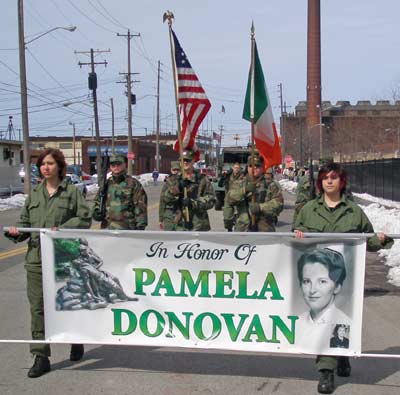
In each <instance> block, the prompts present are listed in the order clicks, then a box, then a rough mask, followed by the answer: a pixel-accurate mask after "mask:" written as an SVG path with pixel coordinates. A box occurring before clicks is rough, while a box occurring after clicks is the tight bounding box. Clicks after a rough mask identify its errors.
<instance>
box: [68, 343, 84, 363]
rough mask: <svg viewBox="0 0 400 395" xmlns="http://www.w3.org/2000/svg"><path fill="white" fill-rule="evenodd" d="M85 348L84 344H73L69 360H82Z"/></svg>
mask: <svg viewBox="0 0 400 395" xmlns="http://www.w3.org/2000/svg"><path fill="white" fill-rule="evenodd" d="M84 352H85V349H84V347H83V344H71V352H70V354H69V360H70V361H73V362H76V361H80V360H81V359H82V357H83V354H84Z"/></svg>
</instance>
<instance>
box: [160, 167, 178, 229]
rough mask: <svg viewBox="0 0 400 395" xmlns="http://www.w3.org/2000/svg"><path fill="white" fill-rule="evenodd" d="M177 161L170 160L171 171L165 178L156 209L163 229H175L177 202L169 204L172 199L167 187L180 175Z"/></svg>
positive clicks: (174, 182)
mask: <svg viewBox="0 0 400 395" xmlns="http://www.w3.org/2000/svg"><path fill="white" fill-rule="evenodd" d="M180 170H181V168H180V165H179V161H172V162H171V172H170V174H169V176H168V178H167V179H166V180H165V182H164V185H163V187H162V189H161V194H160V205H159V210H158V217H159V224H160V229H163V230H177V229H176V227H177V223H178V222H179V221H177V218H176V212H177V209H178V202H176V203H174V204H171V203H170V201H171V200H174V199H173V196H171V195H170V192H169V188H171V187H172V186H173V185H174V184H176V179H179V177H180Z"/></svg>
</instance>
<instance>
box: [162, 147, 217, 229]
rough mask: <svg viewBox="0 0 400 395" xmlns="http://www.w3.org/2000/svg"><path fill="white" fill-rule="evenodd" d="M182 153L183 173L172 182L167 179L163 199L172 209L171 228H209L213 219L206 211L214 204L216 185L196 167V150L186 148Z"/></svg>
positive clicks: (166, 206) (166, 207)
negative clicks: (194, 152) (194, 165)
mask: <svg viewBox="0 0 400 395" xmlns="http://www.w3.org/2000/svg"><path fill="white" fill-rule="evenodd" d="M182 155H183V164H184V168H183V174H182V176H178V177H173V178H171V180H170V182H168V180H167V188H165V190H163V192H162V194H161V197H160V199H162V201H163V202H164V204H165V209H168V210H170V215H171V218H172V222H173V226H172V227H173V229H171V230H189V231H208V230H210V221H209V219H208V214H207V210H209V209H211V208H212V207H213V206H214V203H215V194H214V190H213V187H212V185H211V182H210V181H209V180H208V178H207V176H206V175H205V174H200V173H199V172H198V171H197V170H194V169H193V164H194V161H193V158H194V154H193V151H191V150H185V151H183V153H182ZM186 213H187V214H188V218H187V217H186ZM164 215H165V214H164Z"/></svg>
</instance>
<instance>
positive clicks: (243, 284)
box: [236, 272, 258, 299]
mask: <svg viewBox="0 0 400 395" xmlns="http://www.w3.org/2000/svg"><path fill="white" fill-rule="evenodd" d="M236 273H237V275H238V276H239V293H238V294H237V296H236V297H237V298H238V299H257V298H258V293H257V291H254V292H253V293H252V294H251V295H248V294H247V277H248V276H249V274H250V272H236Z"/></svg>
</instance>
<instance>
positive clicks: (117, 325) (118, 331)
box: [111, 309, 137, 336]
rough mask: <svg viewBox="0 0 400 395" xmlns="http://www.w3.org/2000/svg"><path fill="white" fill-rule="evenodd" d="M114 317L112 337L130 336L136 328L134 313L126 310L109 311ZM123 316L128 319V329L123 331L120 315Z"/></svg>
mask: <svg viewBox="0 0 400 395" xmlns="http://www.w3.org/2000/svg"><path fill="white" fill-rule="evenodd" d="M111 311H112V312H113V316H114V330H113V331H112V335H116V336H126V335H130V334H131V333H133V332H134V331H135V330H136V326H137V318H136V315H135V313H133V312H132V311H130V310H126V309H111ZM123 314H125V315H126V316H127V319H128V327H127V328H126V329H125V330H123V329H122V315H123Z"/></svg>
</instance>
